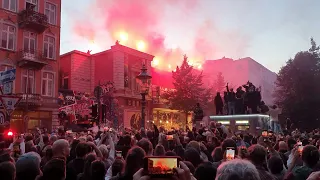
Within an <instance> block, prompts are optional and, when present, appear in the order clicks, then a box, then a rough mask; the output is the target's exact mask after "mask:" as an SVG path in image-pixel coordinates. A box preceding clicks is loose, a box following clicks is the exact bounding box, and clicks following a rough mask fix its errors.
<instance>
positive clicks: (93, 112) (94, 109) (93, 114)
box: [89, 104, 98, 120]
mask: <svg viewBox="0 0 320 180" xmlns="http://www.w3.org/2000/svg"><path fill="white" fill-rule="evenodd" d="M89 109H91V112H90V115H91V120H96V119H97V116H98V105H97V104H95V105H92V106H91V107H89Z"/></svg>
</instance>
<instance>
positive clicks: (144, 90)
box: [137, 64, 152, 128]
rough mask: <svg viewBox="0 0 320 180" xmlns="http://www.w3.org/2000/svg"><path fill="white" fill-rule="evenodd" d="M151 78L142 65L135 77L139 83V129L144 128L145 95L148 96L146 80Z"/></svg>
mask: <svg viewBox="0 0 320 180" xmlns="http://www.w3.org/2000/svg"><path fill="white" fill-rule="evenodd" d="M151 78H152V76H150V75H149V74H148V71H147V68H146V65H145V64H143V65H142V68H141V72H140V74H139V75H138V76H137V79H139V80H140V81H141V92H140V94H141V127H143V128H144V126H145V121H146V114H145V109H146V104H147V102H146V95H147V94H148V91H149V83H148V80H150V79H151Z"/></svg>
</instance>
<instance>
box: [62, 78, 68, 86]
mask: <svg viewBox="0 0 320 180" xmlns="http://www.w3.org/2000/svg"><path fill="white" fill-rule="evenodd" d="M63 89H69V78H68V77H65V78H63Z"/></svg>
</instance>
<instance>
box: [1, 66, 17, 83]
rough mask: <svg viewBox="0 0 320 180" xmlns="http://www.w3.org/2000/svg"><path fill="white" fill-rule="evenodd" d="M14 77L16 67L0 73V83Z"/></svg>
mask: <svg viewBox="0 0 320 180" xmlns="http://www.w3.org/2000/svg"><path fill="white" fill-rule="evenodd" d="M15 79H16V69H10V70H8V71H4V72H1V73H0V82H1V84H4V83H7V82H11V81H14V80H15Z"/></svg>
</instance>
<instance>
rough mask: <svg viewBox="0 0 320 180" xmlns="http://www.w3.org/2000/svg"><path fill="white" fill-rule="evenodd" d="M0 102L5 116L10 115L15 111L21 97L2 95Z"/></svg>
mask: <svg viewBox="0 0 320 180" xmlns="http://www.w3.org/2000/svg"><path fill="white" fill-rule="evenodd" d="M0 100H1V102H2V105H3V107H4V109H5V111H6V112H7V114H8V115H11V114H12V112H13V111H14V110H15V109H16V106H17V104H19V102H20V100H21V97H19V96H9V95H2V96H0Z"/></svg>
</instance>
